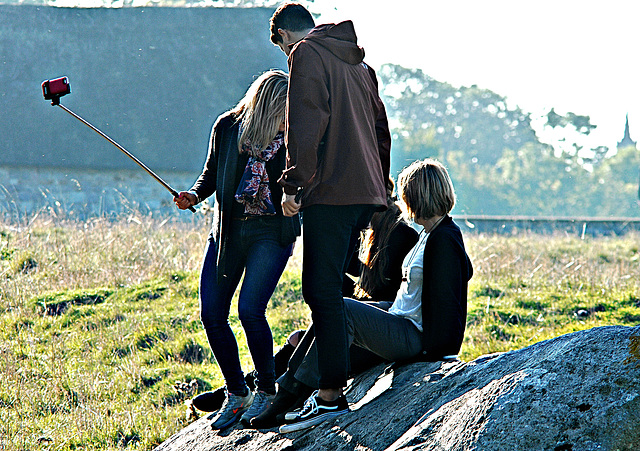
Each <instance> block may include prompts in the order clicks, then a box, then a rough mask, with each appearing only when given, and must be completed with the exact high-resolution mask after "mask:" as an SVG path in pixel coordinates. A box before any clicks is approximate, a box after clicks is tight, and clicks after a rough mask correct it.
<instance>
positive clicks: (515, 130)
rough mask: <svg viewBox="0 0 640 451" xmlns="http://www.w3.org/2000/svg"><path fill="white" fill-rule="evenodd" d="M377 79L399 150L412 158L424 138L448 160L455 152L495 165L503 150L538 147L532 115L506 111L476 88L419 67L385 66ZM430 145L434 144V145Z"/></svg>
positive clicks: (501, 99) (495, 97)
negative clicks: (446, 80)
mask: <svg viewBox="0 0 640 451" xmlns="http://www.w3.org/2000/svg"><path fill="white" fill-rule="evenodd" d="M379 76H380V79H381V81H382V86H383V89H382V94H383V97H384V100H385V102H386V104H387V106H388V110H389V111H388V113H389V118H390V121H391V124H392V126H393V127H394V129H395V131H396V132H397V140H398V141H400V142H399V143H398V144H399V145H398V147H397V148H395V150H399V151H401V152H402V153H403V154H404V155H402V156H400V157H399V158H400V159H410V158H411V157H413V156H414V155H416V154H420V153H421V150H420V149H421V146H422V143H421V141H420V138H421V137H423V136H424V135H425V134H426V135H427V136H428V137H429V141H430V143H431V144H433V143H435V142H437V143H439V144H440V150H439V155H438V156H439V157H440V158H441V159H442V160H443V161H445V162H447V161H448V155H449V153H450V152H453V151H458V150H459V151H462V152H463V155H464V158H467V159H469V160H470V161H472V162H474V163H478V164H480V165H493V164H495V163H496V162H497V161H498V160H499V159H500V156H501V155H502V152H503V150H504V149H505V148H520V147H521V146H523V145H524V144H526V143H536V142H537V138H536V136H535V133H534V131H533V129H532V128H531V124H530V119H529V116H528V114H526V113H524V112H522V111H521V110H520V109H518V108H516V109H510V108H508V107H507V102H506V99H505V98H504V97H502V96H500V95H498V94H496V93H494V92H492V91H489V90H486V89H481V88H478V87H477V86H471V87H460V88H455V87H453V86H452V85H450V84H448V83H442V82H439V81H436V80H434V79H433V78H431V77H429V76H428V75H426V74H425V73H424V72H422V71H421V70H420V69H407V68H404V67H401V66H397V65H391V64H387V65H384V66H383V67H382V68H381V69H380V71H379ZM431 144H430V145H431Z"/></svg>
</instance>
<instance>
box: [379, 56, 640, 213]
mask: <svg viewBox="0 0 640 451" xmlns="http://www.w3.org/2000/svg"><path fill="white" fill-rule="evenodd" d="M378 74H379V76H380V79H381V89H382V94H383V98H384V101H385V104H386V105H387V108H388V115H389V120H390V124H391V127H392V130H393V133H394V134H393V147H392V171H393V172H394V173H396V174H397V172H399V171H400V170H401V169H402V167H404V166H405V165H407V164H408V163H410V162H411V161H414V160H416V159H419V158H425V157H433V158H438V159H439V160H441V161H443V162H444V163H445V164H446V165H447V166H448V168H449V171H450V173H451V175H452V177H453V178H454V183H455V185H456V188H457V195H458V205H457V206H456V210H455V212H456V213H458V214H465V213H466V214H474V215H476V214H485V215H534V216H591V217H609V216H617V217H640V203H639V202H638V194H639V192H638V183H639V169H640V152H638V151H637V150H636V149H635V148H633V147H629V148H623V149H619V150H618V152H617V153H615V154H614V155H612V156H610V155H608V154H607V153H608V150H609V149H607V148H606V147H602V146H601V147H598V148H596V149H584V148H583V147H582V146H581V145H580V144H579V142H580V141H581V140H580V139H579V138H580V137H584V136H587V135H588V134H589V133H590V132H591V131H592V130H593V129H595V126H594V125H593V124H591V121H590V118H589V117H588V116H580V115H576V114H574V113H567V114H566V115H559V114H558V113H556V112H555V110H553V109H551V110H550V111H549V112H547V114H546V117H545V118H544V119H545V124H544V127H545V128H547V129H549V128H551V129H554V130H556V131H559V132H562V133H561V134H562V135H563V136H565V139H564V141H563V143H562V145H561V146H556V147H554V146H552V145H551V144H548V143H545V142H543V141H542V140H541V139H540V138H539V136H538V135H537V134H536V132H535V131H534V129H533V127H532V118H531V116H530V114H528V113H525V112H523V111H522V110H521V109H520V108H518V107H515V108H509V107H508V106H507V101H506V98H505V97H503V96H500V95H499V94H496V93H494V92H492V91H489V90H486V89H481V88H478V87H477V86H471V87H460V88H456V87H454V86H452V85H450V84H448V83H443V82H439V81H437V80H434V79H433V78H431V77H429V76H428V75H427V74H425V73H424V72H423V71H421V70H420V69H408V68H404V67H401V66H397V65H391V64H387V65H384V66H383V67H382V68H381V69H380V71H379V73H378Z"/></svg>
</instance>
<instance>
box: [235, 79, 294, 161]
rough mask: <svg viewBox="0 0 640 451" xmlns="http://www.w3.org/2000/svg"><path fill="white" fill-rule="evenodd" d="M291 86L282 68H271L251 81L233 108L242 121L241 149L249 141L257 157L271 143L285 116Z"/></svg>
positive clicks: (239, 142) (239, 147)
mask: <svg viewBox="0 0 640 451" xmlns="http://www.w3.org/2000/svg"><path fill="white" fill-rule="evenodd" d="M288 87H289V76H288V75H287V74H286V73H285V72H283V71H281V70H269V71H267V72H265V73H263V74H262V75H260V76H259V77H258V78H257V79H256V80H255V81H254V82H253V83H251V86H249V89H248V90H247V93H246V94H245V95H244V97H243V98H242V99H241V100H240V101H239V102H238V104H237V105H236V106H235V107H234V108H233V109H232V110H231V112H232V113H233V114H234V115H235V116H236V118H237V120H238V121H241V122H242V129H241V133H240V137H239V139H238V151H242V145H243V144H244V143H245V142H246V141H249V142H250V143H251V151H250V154H251V155H252V156H254V157H255V156H258V155H259V154H260V152H262V151H263V150H264V149H266V148H267V146H268V145H269V144H271V142H272V141H273V138H274V137H275V136H276V134H277V133H278V129H279V128H280V124H281V123H282V122H283V121H284V118H285V110H286V105H287V89H288Z"/></svg>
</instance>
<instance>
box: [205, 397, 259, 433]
mask: <svg viewBox="0 0 640 451" xmlns="http://www.w3.org/2000/svg"><path fill="white" fill-rule="evenodd" d="M252 402H253V392H252V391H250V390H248V393H247V395H246V396H239V395H234V394H233V393H228V392H227V399H225V400H224V403H223V404H222V407H221V408H220V410H219V411H218V414H217V415H216V416H215V417H214V418H213V422H212V423H211V427H212V428H213V429H224V428H226V427H227V426H230V425H232V424H233V423H235V422H236V421H238V418H240V416H241V415H242V414H243V413H244V412H246V411H247V410H248V409H249V407H251V404H252Z"/></svg>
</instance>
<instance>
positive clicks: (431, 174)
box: [398, 158, 456, 221]
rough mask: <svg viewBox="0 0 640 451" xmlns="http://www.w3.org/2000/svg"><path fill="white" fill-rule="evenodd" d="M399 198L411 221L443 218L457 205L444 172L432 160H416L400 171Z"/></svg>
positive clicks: (438, 164)
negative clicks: (436, 217)
mask: <svg viewBox="0 0 640 451" xmlns="http://www.w3.org/2000/svg"><path fill="white" fill-rule="evenodd" d="M398 195H399V197H400V199H401V200H402V202H403V203H404V205H405V207H406V212H407V214H408V215H409V218H410V219H412V220H414V221H415V220H416V219H429V218H432V217H434V216H444V215H446V214H447V213H449V212H450V211H451V210H452V209H453V206H454V205H455V203H456V195H455V192H454V190H453V183H451V178H449V173H448V172H447V169H446V168H445V167H444V166H443V165H442V163H440V162H439V161H437V160H433V159H431V158H427V159H426V160H419V161H415V162H413V163H411V164H410V165H409V166H407V167H406V168H404V169H403V170H402V172H401V173H400V175H399V176H398Z"/></svg>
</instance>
